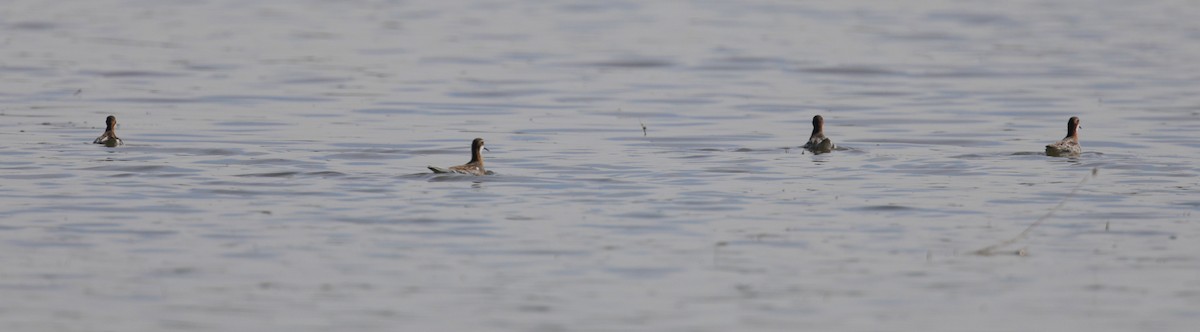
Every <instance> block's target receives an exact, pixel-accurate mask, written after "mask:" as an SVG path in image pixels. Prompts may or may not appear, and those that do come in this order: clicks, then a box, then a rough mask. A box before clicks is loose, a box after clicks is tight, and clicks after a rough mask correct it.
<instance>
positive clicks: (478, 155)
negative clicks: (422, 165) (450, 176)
mask: <svg viewBox="0 0 1200 332" xmlns="http://www.w3.org/2000/svg"><path fill="white" fill-rule="evenodd" d="M480 150H488V148H485V147H483V139H482V138H476V139H475V140H474V141H471V161H468V162H467V163H466V164H462V165H458V166H453V167H450V168H441V167H435V166H429V170H431V171H433V172H434V173H459V174H470V175H486V174H488V171H487V170H485V169H483V152H481V151H480ZM488 151H491V150H488Z"/></svg>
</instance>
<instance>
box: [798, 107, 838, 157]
mask: <svg viewBox="0 0 1200 332" xmlns="http://www.w3.org/2000/svg"><path fill="white" fill-rule="evenodd" d="M812 125H813V130H812V135H809V136H808V142H807V143H804V149H805V150H808V151H811V152H812V153H815V154H822V153H827V152H832V151H833V149H834V148H835V147H834V146H833V140H831V139H829V138H828V137H825V118H822V117H821V116H820V115H814V116H813V120H812Z"/></svg>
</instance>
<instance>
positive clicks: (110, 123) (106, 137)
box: [92, 115, 123, 147]
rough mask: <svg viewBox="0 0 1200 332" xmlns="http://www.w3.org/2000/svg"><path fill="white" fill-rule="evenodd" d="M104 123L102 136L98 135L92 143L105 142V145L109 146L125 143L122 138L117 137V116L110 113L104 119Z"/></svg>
mask: <svg viewBox="0 0 1200 332" xmlns="http://www.w3.org/2000/svg"><path fill="white" fill-rule="evenodd" d="M104 124H105V127H104V133H103V134H100V137H96V140H94V141H92V143H93V144H104V146H108V147H113V146H117V145H121V144H123V142H121V139H120V138H118V137H117V132H116V129H117V117H115V116H112V115H109V116H108V118H106V119H104Z"/></svg>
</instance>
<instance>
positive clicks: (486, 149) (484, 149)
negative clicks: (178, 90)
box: [483, 146, 492, 152]
mask: <svg viewBox="0 0 1200 332" xmlns="http://www.w3.org/2000/svg"><path fill="white" fill-rule="evenodd" d="M483 151H487V152H492V150H488V148H487V147H486V146H485V147H483Z"/></svg>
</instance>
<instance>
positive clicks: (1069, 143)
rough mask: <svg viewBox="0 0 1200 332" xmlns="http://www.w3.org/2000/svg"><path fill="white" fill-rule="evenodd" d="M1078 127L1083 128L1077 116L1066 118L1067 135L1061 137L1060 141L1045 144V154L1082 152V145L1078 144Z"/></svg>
mask: <svg viewBox="0 0 1200 332" xmlns="http://www.w3.org/2000/svg"><path fill="white" fill-rule="evenodd" d="M1080 129H1083V126H1081V125H1079V117H1075V116H1072V117H1071V118H1070V119H1068V120H1067V137H1063V139H1062V140H1061V141H1058V142H1055V143H1054V144H1049V145H1046V155H1047V156H1051V157H1073V156H1079V154H1080V153H1082V152H1083V147H1081V146H1079V130H1080Z"/></svg>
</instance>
